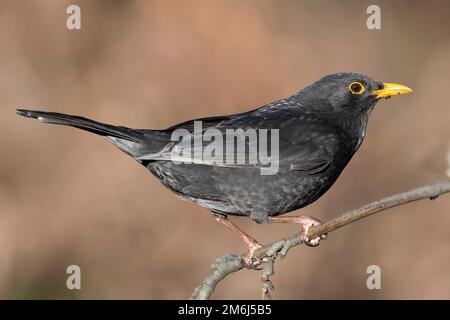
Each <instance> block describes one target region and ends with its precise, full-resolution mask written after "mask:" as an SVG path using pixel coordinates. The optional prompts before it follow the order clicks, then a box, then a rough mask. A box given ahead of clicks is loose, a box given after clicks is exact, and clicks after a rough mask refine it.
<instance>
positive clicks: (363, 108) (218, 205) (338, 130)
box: [18, 73, 409, 222]
mask: <svg viewBox="0 0 450 320" xmlns="http://www.w3.org/2000/svg"><path fill="white" fill-rule="evenodd" d="M388 85H389V86H391V87H389V88H388V87H387V85H385V84H383V83H381V82H379V81H376V80H374V79H372V78H371V77H369V76H367V75H364V74H358V73H338V74H332V75H328V76H326V77H324V78H322V79H320V80H319V81H317V82H315V83H313V84H312V85H310V86H308V87H306V88H305V89H303V90H301V91H299V92H298V93H296V94H294V95H292V96H291V97H288V98H286V99H281V100H278V101H275V102H272V103H270V104H268V105H265V106H263V107H261V108H259V109H256V110H253V111H249V112H245V113H241V114H235V115H229V116H220V117H212V118H204V119H198V120H201V121H202V130H203V132H205V130H206V129H217V130H218V131H219V132H222V133H224V134H225V133H226V130H227V129H243V130H247V129H256V130H260V129H266V130H270V129H278V130H279V131H278V132H279V140H278V141H279V163H278V172H277V173H276V174H272V175H262V174H261V171H260V169H261V165H260V164H240V165H235V164H226V163H225V164H220V165H218V164H217V163H213V162H211V161H209V160H208V159H203V160H200V161H197V162H196V163H190V164H189V163H184V164H180V163H178V162H175V161H173V158H172V156H173V154H174V152H175V151H176V150H177V147H179V145H178V142H177V141H171V136H172V133H173V132H174V131H175V130H177V129H184V130H187V131H188V132H190V133H193V131H194V128H195V125H194V120H191V121H187V122H184V123H181V124H178V125H175V126H172V127H170V128H168V129H165V130H141V129H129V128H125V127H118V126H112V125H107V124H102V123H99V122H95V121H92V120H89V119H85V118H82V117H76V116H70V115H64V114H59V113H50V112H40V111H28V110H18V114H20V115H22V116H25V117H30V118H37V119H39V120H40V121H41V122H46V123H54V124H61V125H69V126H73V127H77V128H80V129H83V130H87V131H90V132H93V133H96V134H99V135H102V136H105V137H106V138H107V139H108V140H110V141H111V142H112V143H113V144H114V145H116V146H117V147H118V148H120V149H121V150H123V151H124V152H126V153H127V154H129V155H130V156H132V157H133V158H135V159H136V160H138V161H139V162H140V163H142V164H143V165H144V166H146V167H147V168H148V169H149V170H150V171H151V172H152V173H153V174H154V175H155V176H156V177H157V178H158V179H159V180H160V181H161V182H162V183H163V184H164V185H165V186H166V187H168V188H169V189H171V190H172V191H174V192H175V193H177V194H178V195H179V196H180V197H181V198H183V199H187V200H190V201H193V202H195V203H198V204H199V205H201V206H203V207H206V208H208V209H210V210H211V211H213V212H214V213H216V214H220V215H224V216H226V215H229V214H230V215H248V216H250V217H251V218H252V219H253V220H255V221H257V222H266V221H267V219H268V217H271V216H276V215H280V214H283V213H286V212H289V211H293V210H296V209H299V208H302V207H304V206H306V205H308V204H310V203H312V202H314V201H315V200H317V199H318V198H319V197H320V196H321V195H322V194H324V193H325V192H326V191H327V190H328V189H329V188H330V187H331V185H332V184H333V183H334V182H335V181H336V179H337V178H338V176H339V174H340V173H341V172H342V170H343V169H344V168H345V166H346V165H347V163H348V162H349V161H350V159H351V158H352V156H353V154H354V153H355V152H356V151H357V150H358V148H359V146H360V145H361V143H362V141H363V138H364V135H365V132H366V125H367V121H368V119H369V116H370V113H371V111H372V109H373V107H374V105H375V103H376V102H377V100H378V99H379V98H380V97H388V96H391V95H395V94H400V93H406V91H401V90H406V89H408V88H407V87H404V86H403V87H402V86H400V87H395V88H394V87H393V86H392V85H391V84H388ZM405 88H406V89H405ZM388 89H389V90H391V91H390V93H386V92H387V91H388ZM394 89H395V90H397V91H395V90H394ZM408 90H409V89H408ZM204 144H205V143H204ZM248 144H249V142H247V143H246V145H247V147H248ZM245 152H246V156H249V154H248V153H249V150H248V149H246V151H245ZM234 153H235V154H236V153H239V151H238V150H234Z"/></svg>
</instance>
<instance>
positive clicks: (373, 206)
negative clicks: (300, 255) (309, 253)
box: [191, 180, 450, 300]
mask: <svg viewBox="0 0 450 320" xmlns="http://www.w3.org/2000/svg"><path fill="white" fill-rule="evenodd" d="M448 192H450V180H448V181H442V182H437V183H434V184H430V185H427V186H423V187H420V188H416V189H412V190H409V191H406V192H402V193H398V194H395V195H392V196H389V197H386V198H383V199H381V200H378V201H374V202H372V203H369V204H366V205H364V206H362V207H360V208H358V209H353V210H351V211H348V212H346V213H344V214H342V215H341V216H339V217H337V218H334V219H331V220H329V221H327V222H324V223H323V224H321V225H318V226H315V227H313V228H311V229H310V230H309V232H308V238H309V239H315V238H317V237H319V236H321V235H324V234H328V233H330V232H332V231H334V230H336V229H338V228H341V227H343V226H345V225H348V224H350V223H353V222H355V221H358V220H360V219H363V218H367V217H369V216H371V215H373V214H375V213H378V212H381V211H384V210H386V209H389V208H393V207H397V206H401V205H404V204H407V203H409V202H413V201H417V200H422V199H427V198H429V199H431V200H433V199H436V198H437V197H439V196H440V195H442V194H444V193H448ZM302 243H303V242H302V240H301V238H300V234H294V235H292V236H291V237H288V238H285V239H282V240H278V241H275V242H272V243H271V244H268V245H266V246H263V247H261V248H259V249H258V250H256V251H255V253H254V256H253V257H254V260H255V261H265V262H266V261H269V262H274V261H275V258H283V257H284V256H286V255H287V252H288V250H289V249H290V248H292V247H295V246H298V245H300V244H302ZM242 257H243V255H241V256H238V255H229V256H224V257H222V258H219V259H217V260H216V261H215V262H214V264H213V265H212V267H211V269H212V270H211V273H210V274H209V275H208V277H207V278H206V279H205V280H204V281H203V282H202V283H201V284H200V286H199V287H197V288H196V289H195V291H194V293H193V294H192V296H191V298H192V299H196V300H205V299H209V297H210V296H211V294H212V293H213V292H214V290H215V288H216V286H217V285H218V284H219V282H220V281H222V280H223V279H224V278H225V277H226V276H227V275H229V274H231V273H234V272H237V271H239V270H241V269H242V268H244V267H245V265H244V264H243V263H242ZM270 268H272V269H264V270H266V271H267V270H269V271H270V270H271V271H272V272H273V265H272V266H270ZM269 273H270V272H269ZM272 274H273V273H272ZM272 274H270V275H272ZM263 275H264V274H263ZM270 275H269V276H268V277H267V281H268V282H269V283H270V284H269V283H267V281H264V282H265V283H267V285H271V282H270V279H269V278H270ZM262 279H263V278H262ZM266 289H268V290H267V292H266V297H269V296H270V291H272V289H273V287H270V289H269V287H267V288H266ZM263 290H265V289H264V288H263ZM267 294H268V295H267Z"/></svg>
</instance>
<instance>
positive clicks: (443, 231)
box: [0, 0, 450, 299]
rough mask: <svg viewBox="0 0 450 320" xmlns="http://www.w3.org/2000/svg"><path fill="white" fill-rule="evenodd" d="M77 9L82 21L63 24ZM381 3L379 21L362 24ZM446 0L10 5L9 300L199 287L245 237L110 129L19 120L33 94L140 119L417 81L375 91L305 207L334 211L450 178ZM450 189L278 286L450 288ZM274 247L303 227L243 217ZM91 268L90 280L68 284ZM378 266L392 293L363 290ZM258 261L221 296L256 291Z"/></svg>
mask: <svg viewBox="0 0 450 320" xmlns="http://www.w3.org/2000/svg"><path fill="white" fill-rule="evenodd" d="M69 4H78V5H80V7H81V19H82V29H81V30H74V31H70V30H68V29H67V28H66V18H67V17H68V15H67V14H66V8H67V6H68V5H69ZM369 4H378V5H379V6H380V7H381V13H382V30H374V31H371V30H368V29H367V28H366V19H367V17H368V14H366V8H367V6H368V5H369ZM449 9H450V2H448V1H428V2H425V1H302V2H301V1H260V0H255V1H237V0H231V1H225V0H223V1H218V0H215V1H206V0H205V1H193V0H190V1H144V0H142V1H106V0H105V1H56V0H53V1H50V0H49V1H31V0H30V1H12V0H11V1H4V0H2V1H1V2H0V30H1V31H0V34H1V41H0V112H1V117H0V121H1V122H0V127H1V135H0V146H1V150H2V151H1V155H2V156H1V159H0V297H1V298H69V299H70V298H76V299H87V298H93V299H97V298H98V299H100V298H125V299H128V298H137V299H174V298H186V297H188V296H189V295H190V293H191V291H192V290H193V288H194V287H196V286H197V284H198V283H199V282H200V281H201V280H202V279H203V277H204V276H206V274H207V273H208V271H209V268H210V264H211V262H212V261H213V260H214V259H215V258H216V257H219V256H221V255H224V254H226V253H240V252H242V251H243V250H244V247H243V245H242V244H241V243H240V241H239V240H238V239H237V237H235V236H234V235H233V234H231V233H230V232H229V231H228V230H226V229H225V228H224V227H223V226H221V225H219V224H217V223H216V222H215V221H214V220H213V219H212V217H211V214H210V213H209V212H208V211H207V210H206V209H203V208H200V207H197V206H196V205H194V204H191V203H188V202H184V201H181V200H178V199H177V198H176V197H175V196H174V195H173V194H172V193H171V192H170V191H168V190H166V189H165V188H164V187H162V185H160V184H159V182H158V181H157V180H156V179H155V178H154V177H152V176H151V175H150V174H149V173H148V172H147V171H146V170H145V169H144V168H143V167H141V166H139V165H138V164H137V163H136V162H135V161H133V160H132V159H130V158H128V157H127V156H126V155H125V154H123V153H121V152H120V151H119V150H117V149H116V148H115V147H113V146H112V145H111V144H109V143H108V142H107V141H105V140H104V139H102V138H99V137H97V136H94V135H92V134H89V133H85V132H82V131H79V130H75V129H71V128H62V127H57V126H48V125H42V124H38V123H37V122H36V121H31V120H26V119H24V118H19V117H17V116H16V115H15V108H17V107H27V108H32V109H33V108H34V109H42V110H52V111H59V112H65V113H70V114H79V115H83V116H86V117H90V118H94V119H96V120H99V121H103V122H107V123H112V124H120V125H126V126H130V127H137V128H164V127H167V126H169V125H171V124H174V123H176V122H180V121H184V120H188V119H191V118H195V117H202V116H212V115H220V114H230V113H235V112H241V111H245V110H248V109H250V108H254V107H257V106H261V105H263V104H265V103H268V102H270V101H273V100H275V99H279V98H282V97H285V96H288V95H290V94H292V93H293V92H295V91H297V90H299V89H301V88H303V87H304V86H305V85H307V84H308V83H310V82H312V81H315V80H317V79H318V78H319V77H321V76H323V75H325V74H328V73H332V72H337V71H357V72H363V73H367V74H370V75H372V76H373V77H375V78H377V79H379V80H381V81H386V82H399V83H403V84H406V85H408V86H411V87H412V88H413V89H414V93H413V94H410V95H406V96H402V97H398V98H395V99H391V100H389V101H383V102H381V103H379V104H378V105H377V107H376V109H375V111H374V113H373V116H372V119H371V121H370V124H369V128H368V132H367V136H366V140H365V143H364V144H363V146H362V147H361V149H360V151H359V152H358V154H357V155H356V156H355V158H354V159H353V160H352V161H351V163H350V165H349V166H348V167H347V169H346V170H345V171H344V173H343V174H342V175H341V177H340V179H339V180H338V182H337V183H336V184H335V185H334V186H333V188H332V189H331V190H330V191H329V192H328V193H327V194H326V195H325V196H324V197H322V198H321V199H320V200H319V201H317V202H316V203H315V204H313V205H311V206H310V207H308V208H305V209H303V210H300V211H299V212H296V213H297V214H298V213H300V212H301V213H304V214H310V215H313V216H316V217H318V218H320V219H328V218H331V217H333V216H335V215H337V214H339V213H341V212H343V211H345V210H347V209H351V208H353V207H357V206H359V205H362V204H364V203H366V202H368V201H371V200H375V199H377V198H380V197H383V196H385V195H388V194H391V193H396V192H399V191H403V190H406V189H410V188H413V187H416V186H419V185H423V184H427V183H430V182H433V181H438V180H444V179H446V178H448V177H447V176H446V175H445V172H446V170H447V167H448V164H447V163H446V154H447V152H448V150H449V147H450V125H449V120H450V105H449V101H450V90H449V75H450V19H449V18H448V12H450V11H449ZM449 209H450V196H442V197H441V198H439V199H438V200H436V201H433V202H431V201H423V202H417V203H414V204H410V205H407V206H403V207H401V208H397V209H393V210H390V211H389V214H380V215H377V216H374V217H371V218H369V219H367V220H364V221H361V222H358V223H355V224H352V225H351V226H348V227H345V228H343V229H340V230H338V231H337V232H334V233H332V234H330V236H329V240H328V241H326V242H323V243H322V245H321V246H320V247H318V248H315V249H311V248H307V247H298V248H296V249H295V250H292V252H290V255H289V257H288V258H287V259H285V260H284V261H283V262H282V263H279V264H278V266H277V270H276V276H275V277H274V281H275V285H276V292H275V295H274V297H275V298H280V299H281V298H284V299H309V298H327V299H330V298H332V299H334V298H370V299H377V298H387V299H392V298H402V299H403V298H407V299H409V298H427V299H428V298H438V299H441V298H446V299H449V298H450V249H449V247H450V231H449V229H450V212H449ZM234 221H237V222H238V224H240V225H241V226H242V227H243V228H244V229H245V230H247V231H248V232H249V233H250V234H252V235H254V236H255V237H256V238H257V239H259V240H260V241H261V242H263V243H267V242H269V241H273V240H275V239H278V238H281V237H284V236H287V235H290V234H292V233H293V232H294V231H295V230H297V227H296V226H290V225H256V224H254V223H251V222H250V221H249V220H247V219H239V218H238V219H234ZM71 264H77V265H79V266H80V267H81V270H82V290H80V291H77V290H75V291H69V290H67V289H66V277H67V276H68V275H66V273H65V270H66V267H67V266H68V265H71ZM372 264H375V265H379V266H380V267H381V270H382V289H381V290H374V291H370V290H368V289H367V288H366V279H367V276H368V275H367V274H366V268H367V266H369V265H372ZM258 277H259V274H258V273H257V272H251V271H242V272H239V273H238V274H234V275H232V276H230V277H229V278H227V279H226V280H225V281H224V282H223V283H222V284H221V285H220V287H219V288H218V290H217V292H216V294H215V295H214V298H225V299H231V298H238V299H239V298H259V296H260V282H259V279H258Z"/></svg>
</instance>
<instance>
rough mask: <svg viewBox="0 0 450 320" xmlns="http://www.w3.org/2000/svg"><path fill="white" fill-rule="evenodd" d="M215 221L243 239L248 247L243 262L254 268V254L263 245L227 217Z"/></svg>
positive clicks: (218, 217)
mask: <svg viewBox="0 0 450 320" xmlns="http://www.w3.org/2000/svg"><path fill="white" fill-rule="evenodd" d="M215 219H216V221H217V222H220V223H221V224H223V225H224V226H226V227H227V228H228V229H230V230H231V231H233V232H234V233H235V234H237V236H238V237H239V238H241V240H242V241H244V243H245V245H246V246H247V247H248V251H247V253H246V254H245V255H244V257H243V259H242V260H243V261H244V263H245V264H246V266H248V267H253V266H254V264H253V254H254V253H255V251H256V250H257V249H259V248H261V245H260V244H259V243H258V241H256V240H255V239H253V238H252V237H250V236H249V235H248V234H247V233H245V232H244V231H243V230H241V229H240V228H239V227H238V226H237V225H235V224H234V223H233V222H231V221H230V220H228V219H227V218H226V217H222V216H215Z"/></svg>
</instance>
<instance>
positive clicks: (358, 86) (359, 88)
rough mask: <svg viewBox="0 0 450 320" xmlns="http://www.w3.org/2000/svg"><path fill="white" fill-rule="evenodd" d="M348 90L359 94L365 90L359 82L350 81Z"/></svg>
mask: <svg viewBox="0 0 450 320" xmlns="http://www.w3.org/2000/svg"><path fill="white" fill-rule="evenodd" d="M348 90H349V91H350V92H351V93H353V94H361V93H363V92H364V90H366V89H365V88H364V86H363V84H362V83H361V82H357V81H355V82H352V83H350V84H349V86H348Z"/></svg>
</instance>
